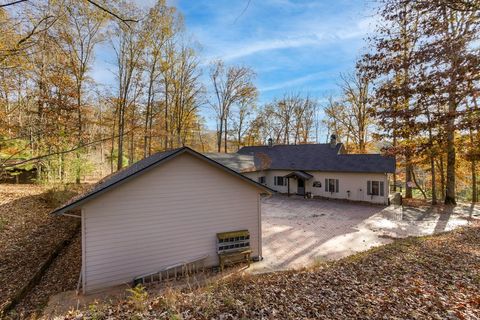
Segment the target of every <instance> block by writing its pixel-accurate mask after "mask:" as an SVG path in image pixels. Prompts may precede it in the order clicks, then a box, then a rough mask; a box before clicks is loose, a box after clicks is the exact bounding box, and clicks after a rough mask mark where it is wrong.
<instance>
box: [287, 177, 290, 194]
mask: <svg viewBox="0 0 480 320" xmlns="http://www.w3.org/2000/svg"><path fill="white" fill-rule="evenodd" d="M287 190H288V191H287V196H288V197H290V178H287Z"/></svg>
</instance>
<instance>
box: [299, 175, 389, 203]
mask: <svg viewBox="0 0 480 320" xmlns="http://www.w3.org/2000/svg"><path fill="white" fill-rule="evenodd" d="M308 173H310V174H311V175H313V178H312V179H310V180H309V181H307V182H306V191H307V192H312V194H313V195H314V196H321V197H326V198H335V199H347V200H353V201H367V202H371V203H378V204H387V203H388V177H387V175H386V174H384V173H355V172H318V171H308ZM325 179H338V186H339V190H338V192H333V193H332V192H326V191H325ZM369 180H374V181H383V182H384V185H385V190H384V191H385V193H384V196H371V195H367V181H369ZM314 181H320V182H321V184H322V187H321V188H314V187H313V182H314ZM347 191H350V193H348V192H347Z"/></svg>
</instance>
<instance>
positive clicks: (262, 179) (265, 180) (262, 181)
mask: <svg viewBox="0 0 480 320" xmlns="http://www.w3.org/2000/svg"><path fill="white" fill-rule="evenodd" d="M258 183H261V184H266V183H267V179H266V178H265V176H262V177H258Z"/></svg>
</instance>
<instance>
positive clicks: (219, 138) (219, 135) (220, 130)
mask: <svg viewBox="0 0 480 320" xmlns="http://www.w3.org/2000/svg"><path fill="white" fill-rule="evenodd" d="M219 120H220V121H219V124H220V127H219V128H218V132H217V152H221V151H222V134H223V117H220V119H219Z"/></svg>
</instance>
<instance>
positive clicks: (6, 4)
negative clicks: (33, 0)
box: [0, 0, 28, 8]
mask: <svg viewBox="0 0 480 320" xmlns="http://www.w3.org/2000/svg"><path fill="white" fill-rule="evenodd" d="M25 1H28V0H17V1H13V2H9V3H4V4H0V8H5V7H8V6H13V5H15V4H17V3H21V2H25Z"/></svg>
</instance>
